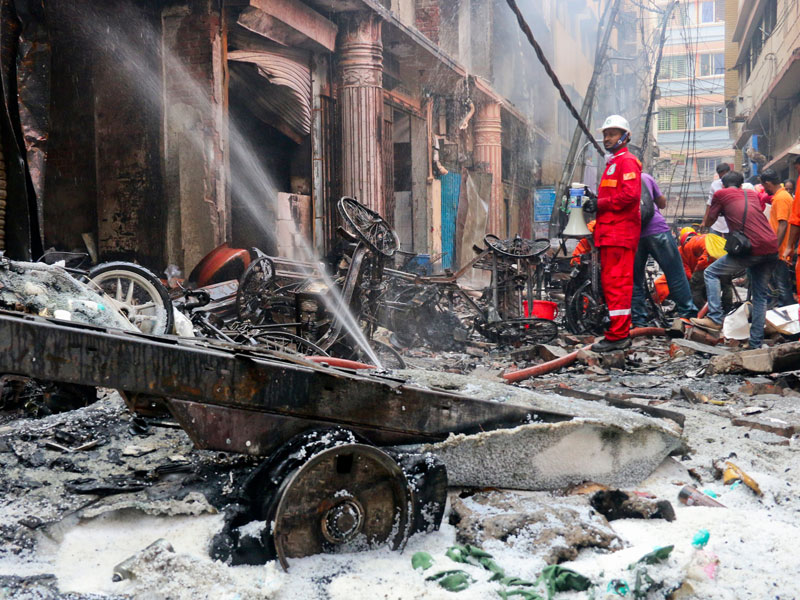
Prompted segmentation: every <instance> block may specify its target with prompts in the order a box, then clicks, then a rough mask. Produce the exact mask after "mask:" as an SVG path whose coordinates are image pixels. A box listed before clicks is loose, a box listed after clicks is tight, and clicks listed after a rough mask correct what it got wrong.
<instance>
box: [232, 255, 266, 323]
mask: <svg viewBox="0 0 800 600" xmlns="http://www.w3.org/2000/svg"><path fill="white" fill-rule="evenodd" d="M273 279H275V265H274V264H273V263H272V261H271V260H270V258H269V257H267V256H259V257H258V258H257V259H255V260H254V261H253V262H251V263H250V266H248V267H247V269H246V270H245V272H244V274H243V275H242V278H241V279H240V280H239V289H238V290H237V291H236V311H237V312H238V313H239V318H240V319H242V320H243V321H251V322H252V323H260V322H261V321H263V318H264V309H265V307H266V306H267V298H268V297H269V286H270V284H271V283H272V281H273Z"/></svg>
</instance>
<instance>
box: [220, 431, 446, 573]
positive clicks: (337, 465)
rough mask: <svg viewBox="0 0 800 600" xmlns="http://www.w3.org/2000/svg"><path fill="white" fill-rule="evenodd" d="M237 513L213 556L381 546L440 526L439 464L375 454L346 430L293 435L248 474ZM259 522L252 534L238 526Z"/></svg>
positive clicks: (236, 559) (238, 559) (253, 557)
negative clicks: (258, 529) (254, 532)
mask: <svg viewBox="0 0 800 600" xmlns="http://www.w3.org/2000/svg"><path fill="white" fill-rule="evenodd" d="M241 499H242V501H243V502H242V505H241V507H242V509H241V510H239V511H235V512H233V513H232V514H231V518H229V519H228V520H227V521H226V525H225V527H224V528H223V530H222V531H221V532H220V533H219V534H217V536H215V539H214V540H213V542H212V557H213V558H215V559H217V560H223V561H225V562H231V563H232V564H260V563H263V562H265V561H267V560H274V559H278V560H279V561H280V563H281V565H282V566H283V567H284V568H288V566H289V559H291V558H299V557H302V556H309V555H311V554H318V553H323V552H324V553H333V552H352V551H356V550H366V549H370V548H374V547H376V546H381V545H389V546H390V547H392V548H393V549H401V548H402V547H403V546H404V545H405V542H406V540H407V539H408V536H409V535H411V534H414V533H418V532H427V531H431V530H433V529H438V526H439V523H440V522H441V519H442V515H443V513H444V507H445V502H446V500H447V474H446V470H445V468H444V465H443V464H442V463H441V461H439V460H438V459H436V458H435V457H432V456H427V455H425V456H424V455H419V454H407V453H406V454H403V453H398V452H396V451H393V450H392V449H379V448H377V447H375V446H373V445H371V444H369V442H367V441H366V440H364V439H363V438H359V437H358V436H355V435H354V434H353V433H352V432H350V431H347V430H346V429H343V428H339V427H335V428H324V429H312V430H310V431H307V432H305V433H302V434H300V435H297V436H295V437H294V438H292V439H291V440H289V441H288V442H287V443H286V444H284V445H283V446H281V447H280V448H279V449H278V450H276V451H275V452H273V453H272V455H271V456H270V458H269V459H268V460H266V461H265V462H264V463H262V464H261V465H260V466H259V467H258V468H257V469H255V470H254V471H253V473H251V475H250V476H249V477H248V479H247V481H246V482H245V483H244V484H243V486H242V497H241ZM253 521H256V522H261V523H264V526H263V527H262V528H261V529H260V531H259V532H258V534H256V535H254V534H253V533H252V532H247V529H243V528H244V527H245V526H247V525H248V524H249V523H252V522H253Z"/></svg>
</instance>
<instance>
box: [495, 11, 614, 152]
mask: <svg viewBox="0 0 800 600" xmlns="http://www.w3.org/2000/svg"><path fill="white" fill-rule="evenodd" d="M506 3H507V4H508V6H509V8H511V10H512V11H513V12H514V15H516V17H517V23H519V26H520V28H521V29H522V33H524V34H525V37H526V38H528V42H530V44H531V46H533V51H534V52H535V53H536V58H538V59H539V62H540V63H542V67H544V70H545V72H546V73H547V76H548V77H550V81H552V82H553V85H554V86H555V87H556V89H557V90H558V93H559V95H560V96H561V100H563V102H564V104H566V105H567V108H568V109H569V112H570V113H571V114H572V116H573V117H575V120H576V121H577V122H578V126H579V127H580V128H581V130H582V131H583V132H584V133H585V134H586V136H587V137H588V138H589V140H590V141H591V142H592V144H593V145H594V147H595V148H596V149H597V151H598V152H599V153H600V154H601V156H602V155H604V154H605V149H604V148H603V147H602V146H600V144H598V143H597V140H595V139H594V135H593V134H592V132H591V131H589V128H588V127H587V126H586V123H584V122H583V119H581V115H580V114H579V113H578V111H577V110H576V108H575V106H574V105H573V104H572V101H571V100H570V99H569V96H567V92H566V90H564V87H563V86H562V85H561V82H560V81H559V80H558V76H557V75H556V74H555V72H554V71H553V67H551V66H550V63H549V62H548V61H547V58H546V57H545V55H544V51H543V50H542V47H541V46H540V45H539V42H537V41H536V38H534V37H533V32H532V31H531V28H530V27H529V26H528V23H527V22H526V21H525V17H523V16H522V13H521V12H520V10H519V7H518V6H517V3H516V2H515V0H506Z"/></svg>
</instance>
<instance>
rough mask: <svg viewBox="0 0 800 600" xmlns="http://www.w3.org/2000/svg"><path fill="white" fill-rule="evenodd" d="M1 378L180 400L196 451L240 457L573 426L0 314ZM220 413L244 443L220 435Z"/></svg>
mask: <svg viewBox="0 0 800 600" xmlns="http://www.w3.org/2000/svg"><path fill="white" fill-rule="evenodd" d="M0 372H2V373H12V374H19V375H25V376H28V377H34V378H37V379H44V380H49V381H57V382H63V383H80V384H84V385H94V386H103V387H110V388H115V389H120V390H126V391H130V392H134V393H143V394H152V395H157V396H163V397H167V398H175V399H178V400H182V401H184V402H175V403H174V406H175V416H176V418H179V419H181V424H182V426H183V427H184V428H186V430H187V432H188V433H189V434H190V436H192V437H193V439H194V440H195V442H196V443H197V444H198V445H199V446H201V447H204V448H211V449H218V450H230V451H237V452H246V453H260V452H262V451H265V450H264V449H265V448H268V447H269V448H271V447H272V442H273V441H274V442H275V443H276V444H277V443H280V442H282V441H285V440H286V439H288V437H284V436H289V435H290V434H291V433H293V432H295V431H296V430H297V428H298V427H301V426H302V423H303V422H305V423H307V424H308V426H309V427H310V426H317V425H321V424H323V425H324V424H327V425H341V426H343V427H346V428H350V429H354V430H356V431H359V432H362V433H364V435H366V436H367V438H368V439H370V440H371V441H373V442H375V443H406V442H407V443H413V442H418V441H424V440H431V439H444V438H446V437H447V436H448V435H449V434H450V433H451V432H455V433H477V432H480V431H488V430H492V429H498V428H503V427H513V426H516V425H520V424H522V423H526V422H530V421H532V420H534V421H541V422H559V421H567V420H570V419H571V418H572V417H571V416H569V415H563V414H559V413H554V412H548V411H542V410H538V409H534V408H532V407H529V406H521V405H514V404H499V403H495V402H487V401H483V400H475V399H472V398H469V397H467V396H461V395H457V394H450V393H447V392H444V391H439V390H429V389H422V388H419V387H414V386H410V385H405V384H404V382H403V381H400V380H397V379H393V378H391V377H387V376H380V375H364V374H362V373H354V372H348V371H343V370H334V369H330V368H327V367H322V366H319V365H316V364H315V363H312V362H307V361H305V360H303V359H292V360H291V361H289V360H287V357H286V356H285V355H282V354H280V353H273V352H268V351H255V350H253V349H252V347H248V346H237V345H232V344H231V345H226V344H221V343H214V344H212V343H210V342H208V341H198V340H192V341H189V340H182V339H179V338H171V337H164V338H154V337H149V336H146V335H143V334H141V335H139V334H134V333H128V332H119V331H111V330H104V329H101V328H92V327H87V326H78V325H75V324H67V323H60V322H58V323H56V322H51V321H47V320H45V319H41V318H39V317H32V316H28V315H21V314H20V313H11V312H6V311H0ZM185 401H188V402H185ZM190 403H200V404H202V406H203V408H197V407H193V406H192V405H191V404H190ZM228 409H231V410H228ZM220 411H226V412H220ZM226 413H227V415H228V416H229V418H230V419H231V420H232V422H233V423H235V424H237V425H239V426H241V427H242V429H241V432H243V433H244V435H240V433H239V432H238V431H237V430H235V429H232V428H230V427H229V426H227V425H225V426H223V425H221V422H223V421H224V420H225V418H226V417H225V415H226ZM198 416H199V417H201V420H198ZM202 419H206V420H202ZM245 424H246V425H245ZM218 428H222V430H223V431H224V432H225V438H223V437H222V436H221V434H220V435H218V434H217V433H215V432H216V431H217V429H218ZM229 439H230V442H228V440H229ZM248 441H249V442H250V444H249V445H248V444H247V442H248Z"/></svg>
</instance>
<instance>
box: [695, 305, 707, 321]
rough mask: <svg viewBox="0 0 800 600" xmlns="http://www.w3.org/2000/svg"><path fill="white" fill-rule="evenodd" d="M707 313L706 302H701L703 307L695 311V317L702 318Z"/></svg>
mask: <svg viewBox="0 0 800 600" xmlns="http://www.w3.org/2000/svg"><path fill="white" fill-rule="evenodd" d="M707 314H708V302H706V303H705V304H703V308H701V309H700V312H699V313H697V318H698V319H702V318H703V317H705V316H706V315H707Z"/></svg>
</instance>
